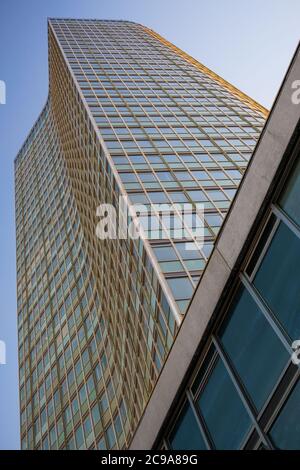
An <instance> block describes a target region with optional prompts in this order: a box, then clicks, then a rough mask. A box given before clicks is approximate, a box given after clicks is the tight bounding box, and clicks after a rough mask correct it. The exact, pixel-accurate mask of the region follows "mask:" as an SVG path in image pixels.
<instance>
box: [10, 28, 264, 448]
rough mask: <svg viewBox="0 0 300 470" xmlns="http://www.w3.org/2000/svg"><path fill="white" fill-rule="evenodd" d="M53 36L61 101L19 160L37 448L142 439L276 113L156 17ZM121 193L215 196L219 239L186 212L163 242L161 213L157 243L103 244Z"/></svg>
mask: <svg viewBox="0 0 300 470" xmlns="http://www.w3.org/2000/svg"><path fill="white" fill-rule="evenodd" d="M48 36H49V72H50V74H49V97H48V101H47V104H46V106H45V108H44V110H43V111H42V113H41V115H40V117H39V119H38V120H37V122H36V124H35V125H34V127H33V129H32V131H31V132H30V134H29V136H28V138H27V140H26V142H25V143H24V145H23V147H22V149H21V150H20V152H19V154H18V156H17V158H16V161H15V180H16V226H17V283H18V329H19V366H20V405H21V441H22V448H23V449H32V448H37V449H48V448H51V449H58V448H62V449H66V448H67V449H72V448H76V449H83V448H98V449H105V448H118V449H120V448H128V447H129V445H130V442H131V440H132V437H133V435H134V433H135V431H136V427H137V425H138V423H139V420H140V418H141V416H142V413H143V411H144V409H145V406H146V404H147V402H148V399H149V397H150V394H151V392H152V390H153V388H154V385H155V383H156V381H157V378H158V375H159V373H160V371H161V369H162V366H163V364H164V362H165V359H166V356H167V354H168V353H169V350H170V348H171V346H172V344H173V340H174V337H175V335H176V334H177V331H178V328H179V326H180V325H181V322H182V319H183V318H184V313H185V311H186V308H187V306H188V304H189V302H190V299H191V298H192V295H193V293H194V289H195V287H196V285H197V283H198V281H199V279H200V278H201V276H202V273H203V270H204V268H205V265H206V262H207V260H208V258H209V256H210V253H211V251H212V249H213V245H214V241H215V239H216V236H217V233H218V231H219V229H220V227H221V225H222V223H223V220H224V217H225V215H226V213H227V211H228V209H229V207H230V203H231V200H232V198H233V196H234V194H235V192H236V190H237V188H238V185H239V182H240V180H241V178H242V175H243V173H244V171H245V169H246V167H247V164H248V161H249V159H250V156H251V154H252V152H253V149H254V147H255V145H256V142H257V140H258V137H259V135H260V132H261V130H262V127H263V124H264V122H265V118H266V110H265V109H264V108H262V107H261V106H259V105H258V104H257V103H255V102H254V101H253V100H251V99H250V98H248V97H247V96H245V95H244V94H243V93H241V92H240V91H238V90H237V89H236V88H234V87H233V86H231V85H230V84H228V83H227V82H225V81H224V80H223V79H221V78H220V77H218V76H217V75H216V74H214V73H213V72H211V71H210V70H208V69H207V68H206V67H204V66H203V65H201V64H199V63H198V62H197V61H195V60H194V59H192V58H191V57H189V56H188V55H187V54H185V53H184V52H182V51H181V50H179V49H178V48H176V47H175V46H173V45H172V44H170V43H168V42H167V41H166V40H164V39H163V38H161V37H160V36H159V35H157V34H156V33H154V32H153V31H152V30H150V29H148V28H145V27H144V26H142V25H139V24H135V23H131V22H126V21H98V20H69V19H66V20H61V19H60V20H56V19H51V20H49V21H48ZM120 196H127V197H128V198H129V202H130V204H137V203H139V204H143V205H144V206H145V207H146V208H148V207H149V206H150V205H151V204H154V203H155V204H159V203H178V204H184V203H192V204H193V205H195V204H196V203H202V204H203V205H204V209H205V212H204V215H203V220H202V223H203V225H204V243H201V244H200V243H199V240H197V239H194V238H193V234H192V232H190V233H191V238H188V240H189V248H191V245H193V248H195V249H193V250H190V249H187V245H186V244H185V243H184V242H185V241H186V239H181V240H178V238H176V237H175V232H176V226H177V225H176V223H177V221H178V220H177V219H176V217H177V216H176V217H175V216H174V220H173V222H174V225H173V231H171V232H170V233H169V234H167V235H166V236H165V237H164V238H163V239H161V237H160V235H161V232H162V231H163V229H164V227H163V226H162V223H163V222H162V219H161V218H160V217H159V214H156V215H154V216H153V215H151V218H150V219H151V220H150V221H151V227H150V230H149V233H150V234H151V237H150V239H141V238H139V239H135V240H134V239H130V238H125V239H118V238H116V239H108V238H107V239H102V240H99V238H97V236H96V227H97V224H98V222H99V218H98V217H97V207H98V206H99V205H100V204H104V203H105V204H112V205H113V206H114V207H115V208H116V209H117V210H118V208H119V207H118V205H119V197H120ZM148 220H149V219H148V216H147V215H146V214H145V215H144V216H143V221H144V222H146V225H147V222H148ZM187 229H188V230H191V229H192V226H190V227H189V226H187ZM203 301H204V299H203ZM200 302H202V299H201V301H200Z"/></svg>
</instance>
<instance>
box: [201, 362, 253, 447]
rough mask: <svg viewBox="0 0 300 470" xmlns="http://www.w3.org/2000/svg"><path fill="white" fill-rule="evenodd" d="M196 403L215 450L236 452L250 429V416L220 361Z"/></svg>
mask: <svg viewBox="0 0 300 470" xmlns="http://www.w3.org/2000/svg"><path fill="white" fill-rule="evenodd" d="M198 404H199V407H200V410H201V413H202V415H203V417H204V419H205V421H206V424H207V427H208V429H209V431H210V434H211V436H212V438H213V441H214V443H215V446H216V448H217V449H239V448H240V446H241V444H242V442H243V439H244V438H245V436H246V434H247V431H248V430H249V428H250V426H251V421H250V417H249V415H248V413H247V411H246V410H245V408H244V405H243V403H242V401H241V399H240V397H239V395H238V393H237V391H236V389H235V388H234V385H233V383H232V382H231V379H230V377H229V375H228V373H227V371H226V369H225V366H224V364H223V363H222V361H221V360H220V359H218V360H217V362H216V365H215V367H214V369H213V371H212V373H211V375H210V377H209V379H208V382H207V384H206V385H205V387H204V389H203V391H202V393H201V395H200V397H199V400H198Z"/></svg>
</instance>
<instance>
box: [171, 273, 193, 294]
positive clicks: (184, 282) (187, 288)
mask: <svg viewBox="0 0 300 470" xmlns="http://www.w3.org/2000/svg"><path fill="white" fill-rule="evenodd" d="M168 284H169V286H170V288H171V291H172V294H173V295H174V298H175V300H180V299H190V298H191V296H192V295H193V286H192V284H191V283H190V281H189V280H188V278H187V277H177V278H173V279H168Z"/></svg>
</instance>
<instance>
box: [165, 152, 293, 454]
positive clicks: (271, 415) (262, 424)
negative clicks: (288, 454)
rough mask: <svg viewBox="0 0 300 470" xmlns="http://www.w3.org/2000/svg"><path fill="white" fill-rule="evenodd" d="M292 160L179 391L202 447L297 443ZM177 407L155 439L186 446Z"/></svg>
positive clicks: (289, 445)
mask: <svg viewBox="0 0 300 470" xmlns="http://www.w3.org/2000/svg"><path fill="white" fill-rule="evenodd" d="M299 161H300V160H299V158H297V161H296V163H295V164H294V167H293V168H292V170H291V172H290V174H289V177H288V179H287V181H286V182H285V183H284V184H283V183H282V185H283V189H282V191H281V194H280V195H279V197H276V199H275V201H273V204H272V205H271V206H270V207H269V209H268V210H267V214H266V215H267V220H266V221H265V223H264V227H263V228H262V229H261V233H260V236H259V239H258V241H257V242H256V245H255V247H254V248H252V249H250V254H249V255H250V256H249V257H247V262H246V264H245V263H244V269H243V270H242V272H241V273H240V274H239V276H238V277H237V278H236V280H235V281H234V283H233V289H232V293H231V296H230V297H231V298H230V299H227V300H224V307H223V308H222V307H221V311H222V312H220V315H219V318H218V320H216V324H215V327H214V328H213V332H212V334H211V335H210V339H209V340H208V343H207V345H206V346H205V350H207V351H208V352H207V353H206V354H205V355H204V357H202V358H201V360H200V365H199V366H198V367H197V368H196V369H195V370H194V371H193V372H191V375H190V377H191V378H190V380H189V384H188V387H187V389H186V391H185V393H184V394H183V396H182V398H181V402H182V401H185V400H186V399H187V397H188V399H189V404H190V415H191V416H193V417H194V420H195V423H196V424H195V427H196V429H195V431H193V433H194V434H195V436H196V435H197V433H199V435H200V437H199V438H198V440H197V443H196V446H195V448H196V449H202V448H203V444H202V443H203V442H205V443H206V445H205V448H206V449H261V448H266V449H274V448H279V449H299V448H300V434H299V417H300V414H299V413H300V407H299V393H300V382H299V367H298V366H297V365H295V364H294V363H293V361H292V353H293V349H292V342H293V340H294V339H296V338H297V339H298V338H299V333H300V331H299V305H300V297H299V295H300V275H299V274H300V273H299V264H300V218H299V208H298V206H299V204H298V203H299V198H298V199H297V196H298V195H299V191H300V181H299ZM228 303H229V306H228ZM226 304H227V306H226ZM184 413H185V411H184V409H183V411H181V410H180V409H178V411H177V412H175V414H174V419H173V420H172V421H171V422H169V423H168V424H166V431H165V436H164V439H163V442H162V443H161V445H162V446H164V447H166V448H170V449H173V448H174V449H175V448H176V449H187V447H186V441H185V439H184V438H181V437H180V436H185V435H186V434H187V435H188V434H189V432H190V428H191V425H190V421H192V419H191V418H190V419H189V420H187V419H185V414H184ZM174 430H175V431H174ZM174 432H176V436H179V438H178V439H177V440H176V441H175V446H174V444H173V442H174V439H173V434H174Z"/></svg>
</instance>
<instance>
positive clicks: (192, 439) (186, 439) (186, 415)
mask: <svg viewBox="0 0 300 470" xmlns="http://www.w3.org/2000/svg"><path fill="white" fill-rule="evenodd" d="M169 441H170V444H171V446H172V449H173V450H205V449H206V446H205V443H204V441H203V438H202V435H201V433H200V429H199V427H198V424H197V421H196V418H195V416H194V413H193V411H192V409H191V407H190V405H189V404H188V403H186V404H185V405H184V408H183V410H182V411H181V413H180V416H179V419H178V420H177V423H176V425H175V429H174V430H173V431H172V433H171V435H170V438H169Z"/></svg>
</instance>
